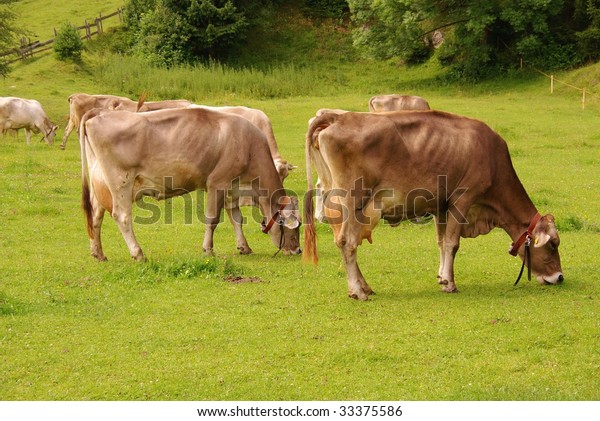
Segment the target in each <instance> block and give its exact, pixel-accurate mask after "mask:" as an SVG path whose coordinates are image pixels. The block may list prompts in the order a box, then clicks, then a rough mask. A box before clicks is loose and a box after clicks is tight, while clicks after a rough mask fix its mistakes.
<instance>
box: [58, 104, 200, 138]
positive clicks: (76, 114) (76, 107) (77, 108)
mask: <svg viewBox="0 0 600 421" xmlns="http://www.w3.org/2000/svg"><path fill="white" fill-rule="evenodd" d="M190 104H191V102H190V101H187V100H179V99H178V100H165V101H145V100H144V98H142V99H141V100H140V101H138V102H136V101H133V100H131V99H129V98H126V97H122V96H115V95H89V94H83V93H78V94H73V95H71V96H69V124H68V125H67V128H66V129H65V134H64V136H63V139H62V143H61V145H60V148H61V149H64V148H65V147H66V146H67V140H68V138H69V135H70V134H71V132H72V131H73V130H74V129H77V130H79V123H80V121H81V117H83V115H84V114H85V113H86V112H88V111H89V110H91V109H93V108H100V109H105V110H125V111H154V110H160V109H164V108H181V107H187V106H188V105H190Z"/></svg>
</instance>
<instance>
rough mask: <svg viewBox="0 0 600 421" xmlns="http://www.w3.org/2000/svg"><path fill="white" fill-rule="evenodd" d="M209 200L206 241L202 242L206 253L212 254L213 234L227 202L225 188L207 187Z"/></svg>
mask: <svg viewBox="0 0 600 421" xmlns="http://www.w3.org/2000/svg"><path fill="white" fill-rule="evenodd" d="M207 202H208V203H207V204H206V229H205V231H204V242H203V243H202V249H203V250H204V254H206V255H210V256H212V255H213V254H214V252H213V236H214V232H215V229H216V228H217V225H218V224H219V218H220V216H221V210H223V205H224V203H225V189H215V188H209V189H207ZM234 227H235V224H234Z"/></svg>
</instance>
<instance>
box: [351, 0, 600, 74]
mask: <svg viewBox="0 0 600 421" xmlns="http://www.w3.org/2000/svg"><path fill="white" fill-rule="evenodd" d="M599 1H600V0H349V2H348V3H349V4H350V10H351V14H352V19H353V22H354V25H355V27H354V30H353V37H354V43H355V45H356V46H357V48H358V49H359V50H360V51H362V52H364V53H365V54H368V55H371V56H375V57H379V58H391V57H397V58H400V59H402V60H404V61H406V62H411V61H418V60H419V59H423V58H426V57H428V56H429V55H430V54H432V53H433V45H432V43H430V42H428V36H429V35H431V34H432V33H434V31H436V30H441V31H442V32H443V33H444V43H443V45H442V47H441V51H440V53H439V58H440V60H441V61H442V63H443V64H445V65H448V66H450V67H451V68H452V71H453V73H454V74H455V75H457V76H459V77H463V78H467V79H479V78H482V77H485V76H486V75H488V74H490V73H493V72H497V71H498V70H501V69H504V68H508V67H513V66H515V65H516V63H518V60H519V59H520V58H522V59H524V60H525V61H526V62H527V63H529V64H531V65H534V66H538V67H542V68H545V69H552V68H564V67H568V66H572V65H574V64H577V63H578V62H580V61H581V60H582V59H583V55H582V54H583V53H584V51H582V50H585V51H587V53H590V52H593V51H598V50H597V49H596V50H594V47H593V46H594V45H597V44H595V43H596V42H597V41H598V40H600V34H598V33H597V32H595V28H598V27H597V26H594V24H593V17H594V16H595V14H594V13H595V11H597V10H598V7H597V5H598V2H599ZM586 2H587V8H586V7H583V3H586ZM590 5H591V6H590ZM584 28H591V29H590V30H589V31H588V32H586V31H587V29H586V30H583V29H584ZM577 31H580V32H579V37H578V35H577V34H578V32H577ZM578 40H579V43H578ZM586 43H587V44H586ZM578 45H579V50H578Z"/></svg>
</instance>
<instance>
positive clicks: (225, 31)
mask: <svg viewBox="0 0 600 421" xmlns="http://www.w3.org/2000/svg"><path fill="white" fill-rule="evenodd" d="M125 10H126V16H127V17H126V20H125V22H126V24H127V25H128V28H129V30H130V31H132V32H133V34H134V35H133V37H134V43H135V45H136V47H135V48H136V49H137V50H138V51H139V52H141V54H142V55H143V56H145V57H146V58H147V59H149V61H151V62H153V63H157V64H164V65H167V66H172V65H174V64H178V63H190V62H193V61H194V60H196V59H198V58H207V57H219V56H220V55H221V54H222V53H223V51H225V50H226V49H227V48H229V47H231V46H232V45H234V44H235V43H236V42H238V41H239V40H241V39H243V38H244V36H245V31H246V29H247V26H248V22H247V19H246V16H245V14H244V13H243V12H240V11H239V10H238V8H237V7H236V5H235V3H234V1H233V0H182V1H176V0H131V1H130V2H128V3H127V4H126V9H125Z"/></svg>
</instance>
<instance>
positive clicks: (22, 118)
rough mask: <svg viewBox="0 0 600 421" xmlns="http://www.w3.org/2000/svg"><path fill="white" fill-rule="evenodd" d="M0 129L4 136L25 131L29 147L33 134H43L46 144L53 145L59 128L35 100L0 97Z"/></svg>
mask: <svg viewBox="0 0 600 421" xmlns="http://www.w3.org/2000/svg"><path fill="white" fill-rule="evenodd" d="M0 129H1V131H2V134H3V135H4V134H5V133H7V132H10V133H18V131H19V129H25V138H26V139H27V144H28V145H29V144H30V143H31V133H40V132H41V133H42V134H43V135H44V140H45V141H46V143H47V144H48V145H51V144H53V143H54V136H56V130H57V129H58V126H57V125H55V124H53V123H52V122H51V121H50V119H49V118H48V115H47V114H46V112H45V111H44V109H43V108H42V104H40V103H39V102H38V101H36V100H35V99H23V98H17V97H0Z"/></svg>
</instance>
